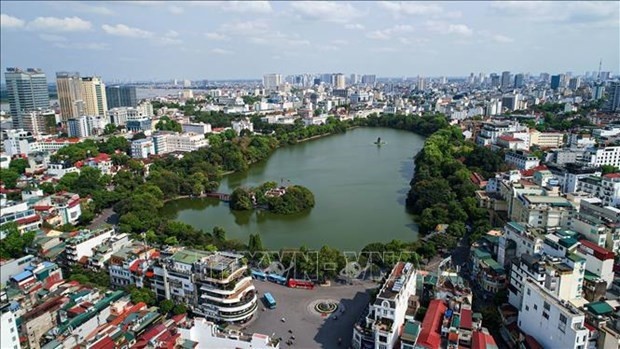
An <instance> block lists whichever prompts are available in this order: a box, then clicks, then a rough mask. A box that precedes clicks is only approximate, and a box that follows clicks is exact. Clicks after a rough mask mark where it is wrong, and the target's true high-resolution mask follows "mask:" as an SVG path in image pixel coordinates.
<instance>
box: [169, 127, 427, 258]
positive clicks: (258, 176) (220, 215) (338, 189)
mask: <svg viewBox="0 0 620 349" xmlns="http://www.w3.org/2000/svg"><path fill="white" fill-rule="evenodd" d="M378 137H381V139H382V140H383V141H385V142H386V144H384V145H382V146H380V147H379V146H377V145H375V144H373V143H374V142H375V141H376V140H377V138H378ZM423 145H424V138H423V137H421V136H419V135H416V134H414V133H411V132H407V131H400V130H392V129H384V128H357V129H353V130H350V131H348V132H347V133H345V134H341V135H332V136H328V137H324V138H320V139H316V140H312V141H308V142H304V143H300V144H297V145H294V146H288V147H284V148H281V149H278V150H276V151H275V152H274V153H273V154H272V155H271V156H270V157H269V158H268V159H267V160H265V161H263V162H260V163H257V164H254V165H252V166H251V168H250V169H249V170H248V171H247V172H243V173H234V174H231V175H228V176H226V177H224V178H223V179H222V182H221V184H220V188H219V190H218V191H219V192H224V193H231V192H232V191H233V190H234V188H237V187H238V186H255V185H258V184H260V183H263V182H266V181H275V182H278V183H283V184H285V185H288V184H299V185H303V186H305V187H307V188H308V189H310V190H311V191H312V192H313V193H314V196H315V201H316V205H315V207H314V208H312V209H311V210H310V211H308V212H304V213H300V214H297V215H290V216H279V215H274V214H271V213H269V212H265V211H253V212H235V211H231V210H230V209H229V207H228V204H227V203H225V202H220V201H218V200H216V199H210V198H207V199H181V200H176V201H173V202H169V203H167V204H166V206H165V207H164V209H163V214H165V215H166V216H168V217H172V218H174V219H177V220H179V221H182V222H185V223H188V224H191V225H192V226H194V227H196V228H199V229H203V230H205V231H211V229H213V227H214V226H220V227H222V228H224V229H225V230H226V237H227V238H229V239H230V238H235V239H239V240H242V241H244V242H247V241H248V237H249V235H250V234H251V233H256V232H258V233H260V234H261V238H262V241H263V245H264V246H265V248H269V249H280V248H283V247H299V246H302V245H305V246H307V247H308V248H320V247H321V246H322V245H329V246H331V247H334V248H338V249H341V250H352V251H355V250H359V249H361V248H362V247H364V246H365V245H366V244H368V243H370V242H376V241H380V242H388V241H391V240H392V239H400V240H405V241H412V240H415V239H417V231H418V228H417V225H416V223H415V222H414V220H413V217H412V215H411V214H409V213H407V212H406V210H405V197H406V195H407V191H408V190H409V181H410V180H411V177H412V175H413V167H414V164H413V156H414V155H415V154H417V153H418V152H419V151H420V150H421V149H422V146H423Z"/></svg>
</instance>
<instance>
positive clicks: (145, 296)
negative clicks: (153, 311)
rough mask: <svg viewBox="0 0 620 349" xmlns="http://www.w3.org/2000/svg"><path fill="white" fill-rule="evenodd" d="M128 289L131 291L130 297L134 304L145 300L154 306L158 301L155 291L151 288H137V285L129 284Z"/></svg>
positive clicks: (147, 303)
mask: <svg viewBox="0 0 620 349" xmlns="http://www.w3.org/2000/svg"><path fill="white" fill-rule="evenodd" d="M127 291H128V292H129V297H130V299H131V302H132V303H133V304H138V303H140V302H143V303H145V304H146V305H148V306H152V305H155V304H156V302H157V298H156V297H155V293H153V291H151V289H149V288H136V287H135V286H129V287H128V288H127Z"/></svg>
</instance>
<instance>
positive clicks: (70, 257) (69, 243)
mask: <svg viewBox="0 0 620 349" xmlns="http://www.w3.org/2000/svg"><path fill="white" fill-rule="evenodd" d="M113 235H114V228H113V227H109V228H103V229H99V230H92V231H90V230H82V231H80V232H79V233H78V234H77V235H76V236H74V237H72V238H69V239H67V240H66V241H65V244H66V248H65V253H64V254H65V260H66V261H67V262H68V263H77V262H79V261H81V260H82V259H83V258H85V257H86V258H90V257H92V256H93V254H94V253H95V248H96V247H98V246H100V245H102V244H103V243H104V242H106V241H107V240H108V239H110V238H111V237H112V236H113Z"/></svg>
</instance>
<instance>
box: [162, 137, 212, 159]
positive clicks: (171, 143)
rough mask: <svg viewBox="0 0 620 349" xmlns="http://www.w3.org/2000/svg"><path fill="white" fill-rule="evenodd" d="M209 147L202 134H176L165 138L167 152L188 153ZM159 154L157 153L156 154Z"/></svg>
mask: <svg viewBox="0 0 620 349" xmlns="http://www.w3.org/2000/svg"><path fill="white" fill-rule="evenodd" d="M208 145H209V140H208V139H206V138H205V136H204V134H196V133H176V134H169V135H168V137H166V149H167V151H168V152H173V151H181V152H190V151H195V150H198V149H200V148H204V147H206V146H208ZM157 154H159V152H157Z"/></svg>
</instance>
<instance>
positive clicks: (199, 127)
mask: <svg viewBox="0 0 620 349" xmlns="http://www.w3.org/2000/svg"><path fill="white" fill-rule="evenodd" d="M181 126H182V127H183V133H196V134H199V135H205V134H207V133H211V132H212V129H211V124H205V123H202V122H199V123H187V124H181Z"/></svg>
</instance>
